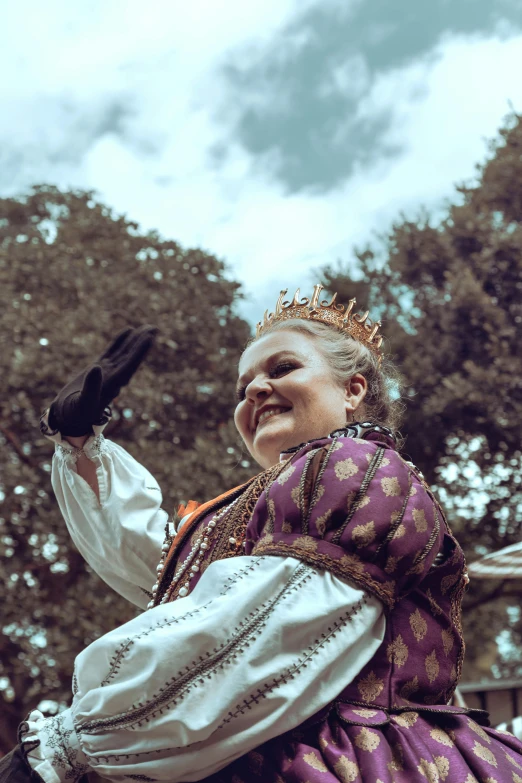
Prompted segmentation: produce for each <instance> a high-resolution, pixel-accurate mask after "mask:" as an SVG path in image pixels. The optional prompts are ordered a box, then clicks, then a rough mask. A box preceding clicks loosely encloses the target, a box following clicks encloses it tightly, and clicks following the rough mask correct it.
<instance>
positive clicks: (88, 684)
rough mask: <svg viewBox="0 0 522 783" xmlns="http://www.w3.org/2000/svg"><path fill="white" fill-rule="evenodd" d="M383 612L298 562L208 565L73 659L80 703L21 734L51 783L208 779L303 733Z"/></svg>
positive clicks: (360, 657)
mask: <svg viewBox="0 0 522 783" xmlns="http://www.w3.org/2000/svg"><path fill="white" fill-rule="evenodd" d="M384 630H385V619H384V615H383V609H382V605H381V604H380V602H379V601H378V599H376V598H374V597H373V596H370V595H367V594H365V593H364V592H363V591H362V590H360V589H359V588H357V587H354V586H352V585H350V584H348V583H346V582H344V581H342V580H341V579H339V578H337V577H335V576H333V575H332V574H330V573H329V572H323V571H319V570H317V569H315V568H313V567H311V566H308V565H306V564H303V563H301V562H300V561H298V560H296V559H294V558H290V557H289V558H285V557H278V556H270V557H268V556H267V557H246V556H243V557H235V558H230V559H227V560H220V561H217V562H214V563H212V564H211V565H210V566H209V567H208V568H207V570H206V571H205V572H204V574H203V575H202V577H201V579H200V581H199V582H198V584H197V585H196V587H195V589H194V591H193V592H192V593H191V594H190V595H189V596H187V597H186V598H182V599H178V600H177V601H174V602H172V603H168V604H163V605H161V606H157V607H154V608H152V609H150V610H149V611H147V612H144V613H143V614H141V615H140V616H139V617H136V618H135V619H133V620H131V621H130V622H128V623H126V624H125V625H123V626H122V627H121V628H118V629H117V630H115V631H112V632H110V633H108V634H106V635H105V636H103V637H101V638H100V639H98V640H96V641H95V642H93V643H92V644H91V645H90V646H89V647H87V648H86V649H85V650H84V651H83V652H82V653H81V654H80V655H79V656H78V658H77V659H76V665H75V674H74V691H75V694H74V699H73V703H72V706H71V707H70V708H69V709H67V710H65V711H64V712H62V713H60V714H59V715H58V716H55V717H52V718H47V719H46V718H44V717H43V716H42V714H41V713H39V712H38V711H34V712H33V713H31V715H30V716H29V718H28V721H27V722H26V723H25V724H22V727H21V740H22V744H23V745H24V749H25V751H26V752H27V753H28V759H29V761H30V763H31V766H32V767H33V769H35V770H36V771H37V772H38V774H39V775H40V776H41V777H42V778H43V780H44V781H45V783H65V781H74V780H77V779H78V778H79V777H81V775H82V774H84V773H85V772H89V771H95V772H97V773H98V774H99V775H101V776H102V777H106V778H109V779H115V780H116V779H118V780H126V779H129V780H130V779H132V780H151V779H152V780H155V781H169V783H176V781H193V780H200V779H202V778H204V777H206V776H208V775H210V774H212V773H214V772H216V771H218V770H220V769H222V768H223V767H224V766H226V765H227V764H229V763H230V762H232V761H233V760H234V759H236V758H237V757H239V756H241V755H243V754H244V753H247V752H248V751H249V750H252V749H253V748H255V747H257V746H259V745H261V744H262V743H264V742H266V741H267V740H269V739H271V738H273V737H275V736H277V735H280V734H283V733H284V732H286V731H288V730H290V729H293V728H295V727H297V726H298V725H299V724H301V723H302V722H303V721H304V720H306V719H307V718H309V717H311V716H312V715H314V714H315V713H316V712H317V711H318V710H320V709H321V708H322V707H324V706H326V705H327V704H328V703H329V702H330V701H332V700H333V699H335V697H336V696H337V695H338V694H339V693H340V692H341V690H342V689H343V688H344V686H346V685H347V684H348V683H349V682H350V681H351V680H352V679H353V678H354V677H355V676H356V675H357V674H358V673H359V671H360V670H361V669H362V668H363V666H364V665H365V664H366V663H367V662H368V661H369V660H370V659H371V658H372V657H373V655H374V653H375V652H376V650H377V649H378V647H379V646H380V644H381V642H382V640H383V637H384Z"/></svg>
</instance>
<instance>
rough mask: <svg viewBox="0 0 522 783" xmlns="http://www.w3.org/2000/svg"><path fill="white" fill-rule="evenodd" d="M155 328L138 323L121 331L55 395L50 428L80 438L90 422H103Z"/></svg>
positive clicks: (148, 345)
mask: <svg viewBox="0 0 522 783" xmlns="http://www.w3.org/2000/svg"><path fill="white" fill-rule="evenodd" d="M157 331H158V330H157V328H156V327H155V326H140V327H138V328H137V329H133V328H131V327H128V328H127V329H124V330H123V331H122V332H120V333H119V334H118V335H117V337H115V339H114V340H113V341H112V343H111V344H110V345H109V346H108V348H107V350H106V351H105V353H103V354H102V355H101V356H100V358H99V359H98V360H97V361H95V362H92V363H91V364H89V365H88V366H87V367H86V368H85V369H84V370H83V371H82V372H81V373H80V374H79V375H77V376H76V378H73V380H72V381H69V383H68V384H66V385H65V386H64V387H63V389H62V390H61V391H60V392H59V393H58V394H57V395H56V397H55V398H54V400H53V402H52V403H51V407H50V408H49V416H48V426H49V428H50V429H51V430H52V431H54V432H59V433H60V434H61V435H70V436H71V437H80V436H81V435H90V434H91V433H92V425H93V424H103V423H104V422H105V421H106V420H107V419H106V416H107V414H106V413H105V409H106V407H107V406H108V405H109V404H110V403H111V402H112V400H113V399H114V398H115V397H117V396H118V394H119V393H120V389H121V388H122V386H126V385H127V384H128V382H129V381H130V379H131V378H132V376H133V375H134V373H135V372H136V370H137V369H138V367H139V366H140V364H141V363H142V361H143V359H144V358H145V356H146V354H147V351H148V350H149V348H150V347H151V345H152V343H153V342H154V337H155V335H156V332H157ZM109 414H110V411H109Z"/></svg>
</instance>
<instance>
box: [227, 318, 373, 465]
mask: <svg viewBox="0 0 522 783" xmlns="http://www.w3.org/2000/svg"><path fill="white" fill-rule="evenodd" d="M363 381H364V379H363ZM361 388H362V387H361ZM363 391H364V389H363ZM237 394H238V404H237V408H236V412H235V417H234V418H235V423H236V427H237V429H238V431H239V433H240V435H241V437H242V438H243V440H244V442H245V444H246V446H247V448H248V450H249V451H250V453H251V454H252V456H253V457H254V458H255V459H256V460H257V462H259V464H260V465H261V466H262V467H264V468H268V467H270V466H271V465H276V464H277V463H278V462H279V457H280V454H281V452H283V451H285V450H286V449H289V448H291V447H292V446H297V445H298V444H299V443H304V442H305V441H307V440H310V439H312V438H320V437H324V436H326V435H328V434H329V433H330V432H332V431H333V430H335V429H338V428H339V427H343V426H344V425H345V424H346V421H347V419H348V412H349V411H352V410H353V408H354V398H353V395H352V392H351V391H349V390H348V389H347V388H346V387H345V386H343V385H342V384H341V383H339V381H338V380H337V379H336V378H335V377H334V374H333V372H332V369H331V367H330V365H329V364H328V361H327V360H326V358H325V356H324V354H323V353H322V351H321V350H320V347H319V345H318V343H317V341H316V340H315V339H314V338H313V337H310V336H308V335H305V334H302V333H299V332H297V331H296V330H292V329H288V330H280V331H277V332H274V333H272V334H267V335H265V336H264V337H262V338H261V339H259V340H256V341H255V342H254V343H252V345H250V346H249V347H248V348H247V349H246V351H245V352H244V354H243V356H242V357H241V361H240V364H239V379H238V390H237Z"/></svg>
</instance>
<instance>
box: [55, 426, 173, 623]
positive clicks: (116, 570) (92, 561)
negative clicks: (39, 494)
mask: <svg viewBox="0 0 522 783" xmlns="http://www.w3.org/2000/svg"><path fill="white" fill-rule="evenodd" d="M94 429H95V435H94V436H91V437H90V438H89V439H88V440H87V441H86V443H85V445H84V446H83V448H82V449H80V450H79V449H75V448H73V447H72V446H71V445H70V444H68V443H67V442H64V441H62V440H61V439H60V436H59V435H57V436H55V437H54V438H53V440H55V442H56V445H55V453H54V457H53V464H52V471H51V480H52V485H53V489H54V492H55V495H56V499H57V501H58V505H59V507H60V511H61V512H62V515H63V517H64V519H65V522H66V524H67V527H68V529H69V533H70V535H71V538H72V540H73V541H74V544H75V545H76V547H77V548H78V550H79V552H80V554H81V555H82V556H83V557H84V558H85V560H86V561H87V562H88V564H89V565H90V566H91V568H92V569H93V570H94V571H96V573H97V574H98V575H99V576H100V577H101V578H102V579H103V580H104V581H105V582H106V583H107V584H108V585H109V586H110V587H112V588H113V590H116V592H118V593H120V595H122V596H123V597H124V598H127V600H129V601H131V602H132V603H134V604H136V605H137V606H139V607H141V608H142V609H143V608H145V606H146V605H147V602H148V601H149V597H148V596H147V594H146V592H145V591H150V589H151V587H152V585H153V584H154V582H155V581H156V566H157V565H158V562H159V559H160V555H161V545H162V542H163V540H164V538H165V526H166V524H167V521H168V514H167V512H166V511H164V510H163V509H162V508H161V502H162V494H161V490H160V488H159V485H158V482H157V481H156V479H155V478H154V477H153V476H152V475H151V474H150V473H149V471H148V470H147V469H146V468H145V467H143V465H140V463H139V462H137V461H136V460H135V459H134V458H133V457H131V455H130V454H129V453H128V452H127V451H125V449H123V448H122V447H121V446H118V445H117V444H116V443H113V442H112V441H110V440H106V439H105V438H104V437H103V435H102V433H101V431H99V430H101V429H103V428H97V427H95V428H94ZM80 451H81V452H83V453H84V454H85V455H86V456H87V457H89V459H91V460H92V461H93V462H94V463H95V465H96V476H97V479H98V485H99V489H100V499H99V501H98V498H97V497H96V495H95V493H94V492H93V490H92V489H91V487H90V486H89V485H88V484H87V482H86V481H85V480H84V479H83V478H82V477H81V476H80V475H79V474H78V473H77V471H76V460H77V458H78V453H79V452H80Z"/></svg>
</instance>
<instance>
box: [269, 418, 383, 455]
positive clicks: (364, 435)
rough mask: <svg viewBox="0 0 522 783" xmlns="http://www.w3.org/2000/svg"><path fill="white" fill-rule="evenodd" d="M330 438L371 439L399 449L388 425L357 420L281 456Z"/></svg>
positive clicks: (295, 452) (284, 452) (293, 448)
mask: <svg viewBox="0 0 522 783" xmlns="http://www.w3.org/2000/svg"><path fill="white" fill-rule="evenodd" d="M328 438H351V439H352V440H369V441H377V442H379V443H382V445H383V446H385V447H386V448H389V449H394V450H395V451H396V450H397V436H396V434H395V433H394V432H393V431H392V430H390V429H389V428H388V427H385V426H384V425H382V424H374V423H373V422H371V421H355V422H353V423H350V424H347V425H346V426H345V427H341V428H340V429H338V430H334V431H333V432H331V433H330V434H329V435H324V436H323V437H321V438H313V439H312V440H307V441H305V442H304V443H300V444H299V445H298V446H292V447H291V448H289V449H286V450H285V451H282V452H281V457H282V458H283V459H284V458H287V457H288V456H293V455H294V454H297V452H298V451H301V449H304V448H306V447H307V446H311V445H313V444H314V443H318V442H320V441H324V440H328Z"/></svg>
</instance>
